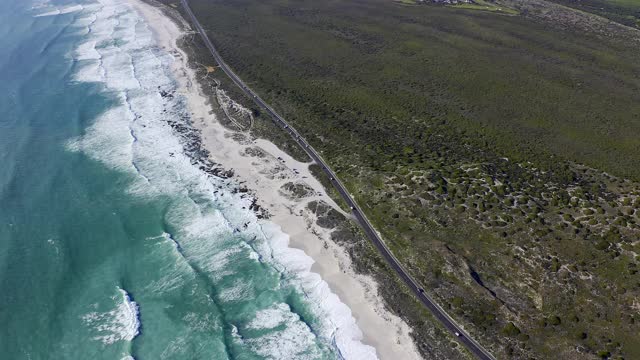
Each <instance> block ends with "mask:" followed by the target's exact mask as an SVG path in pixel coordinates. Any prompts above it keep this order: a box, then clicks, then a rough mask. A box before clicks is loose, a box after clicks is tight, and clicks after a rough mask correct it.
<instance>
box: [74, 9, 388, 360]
mask: <svg viewBox="0 0 640 360" xmlns="http://www.w3.org/2000/svg"><path fill="white" fill-rule="evenodd" d="M93 14H94V16H93V17H90V16H85V17H82V18H79V20H78V22H77V24H76V26H85V27H86V29H85V30H86V31H85V32H86V34H87V40H86V42H84V43H83V44H81V45H80V46H79V47H78V48H77V49H76V50H75V52H74V53H73V54H72V55H71V56H73V57H74V58H75V59H76V60H77V61H78V69H77V71H76V73H75V77H74V78H75V80H76V81H78V82H97V83H100V84H102V86H103V87H104V89H105V92H106V93H108V94H110V95H111V96H112V97H113V99H114V100H115V101H116V103H117V105H116V106H113V107H112V108H111V109H109V110H107V111H106V112H104V113H103V114H102V115H100V116H99V117H98V119H96V121H95V123H94V124H93V125H91V126H90V127H89V128H88V129H87V131H86V133H85V134H84V135H83V136H81V137H79V138H77V139H74V140H72V141H70V142H69V143H68V144H67V147H68V149H69V150H71V151H81V152H83V153H85V154H87V155H88V156H90V157H91V158H93V159H95V160H97V161H100V162H101V163H103V164H105V165H106V166H108V167H110V168H112V169H114V170H117V171H120V172H122V173H123V174H127V175H128V177H129V179H130V186H129V188H128V191H129V192H130V193H131V194H132V195H134V196H136V197H138V198H142V199H146V198H156V197H158V196H163V197H168V198H171V199H173V200H172V201H171V206H169V207H168V209H167V213H166V215H165V217H166V219H165V221H167V222H168V223H169V224H170V225H171V228H172V229H178V230H177V233H176V234H174V235H175V237H176V238H175V239H176V240H178V242H179V245H178V242H175V240H173V239H172V240H171V241H173V243H172V245H173V246H174V248H175V252H176V253H175V255H176V259H178V258H180V257H184V259H183V260H180V261H184V262H185V264H186V262H189V263H190V264H193V270H192V271H193V272H195V271H197V272H202V273H204V274H206V276H207V277H208V278H209V279H210V281H211V282H213V283H214V285H215V286H217V287H219V288H218V289H217V290H218V299H217V300H218V301H221V302H222V303H225V302H229V301H234V302H235V301H243V300H244V301H250V300H251V299H252V298H253V297H254V296H255V291H254V288H255V287H262V288H264V289H267V290H269V291H278V289H279V288H280V287H281V286H295V287H296V288H297V289H298V292H299V293H301V294H304V296H305V297H306V301H307V302H308V303H309V304H310V305H311V306H312V308H313V310H314V314H315V316H316V317H317V318H318V322H314V323H313V324H308V323H306V322H304V321H302V319H301V318H300V316H299V315H298V314H296V313H295V312H293V311H292V310H291V308H290V307H289V306H288V305H286V304H277V305H274V306H271V305H269V304H266V305H264V306H266V308H264V309H261V310H259V311H258V312H257V313H256V314H255V317H253V318H250V319H248V320H249V321H247V322H248V323H249V324H250V325H249V326H248V329H259V328H262V329H272V330H273V331H269V332H268V333H267V334H262V335H260V336H256V337H251V336H248V335H247V336H239V335H238V337H237V341H238V342H240V343H242V344H245V345H246V346H247V347H248V348H250V349H251V350H252V351H253V352H254V353H256V354H257V355H259V356H263V357H265V358H272V359H293V358H296V359H300V358H314V357H317V356H318V354H319V353H320V352H321V351H322V350H321V349H320V348H319V347H317V346H315V344H316V343H317V342H321V343H323V344H325V345H326V346H329V347H331V346H335V347H336V348H337V350H338V351H339V352H340V354H341V355H342V356H343V357H344V358H347V359H374V358H376V354H375V349H373V348H372V347H370V346H367V345H364V344H362V342H361V338H362V333H361V331H360V329H359V328H358V327H357V325H356V323H355V320H354V318H353V316H352V315H351V311H350V310H349V308H348V307H347V306H346V305H345V304H343V303H342V302H340V300H339V299H338V297H337V296H336V295H335V294H333V293H332V292H331V291H330V289H329V287H328V285H327V284H326V283H325V282H324V281H323V280H322V279H321V278H320V276H319V275H317V274H315V273H312V272H311V271H310V269H311V265H312V264H313V260H312V259H311V258H310V257H308V256H307V255H306V254H305V253H304V252H302V251H301V250H296V249H291V248H289V247H288V244H289V237H288V235H286V234H284V233H283V232H282V231H281V230H280V227H279V226H277V225H276V224H273V223H270V222H268V221H264V220H259V219H257V217H256V215H255V214H254V213H253V212H252V211H250V210H249V207H250V204H251V202H252V199H251V198H250V197H249V196H246V194H240V193H235V192H233V191H232V189H233V186H234V183H233V182H231V181H229V180H225V179H222V178H217V177H212V176H209V175H207V174H206V173H205V172H203V171H202V170H200V169H199V166H198V164H194V159H192V158H191V157H190V156H188V154H187V150H185V141H186V140H185V136H186V135H185V134H184V133H176V130H175V129H174V128H173V127H172V125H171V124H172V122H173V123H174V124H175V122H178V123H180V124H182V125H183V126H188V123H185V122H184V118H185V117H187V116H188V112H187V111H186V109H184V105H183V100H181V99H180V96H179V94H177V93H175V90H176V86H175V84H174V81H173V79H172V75H171V73H170V70H169V69H170V65H171V62H172V61H173V58H172V56H171V55H170V54H168V53H166V52H165V51H164V50H162V49H160V48H159V47H158V46H157V44H156V43H155V40H154V38H153V34H152V32H151V31H150V30H149V28H148V27H147V25H146V24H145V23H144V21H143V19H142V18H141V17H140V16H139V15H138V14H137V13H136V12H135V11H134V10H133V9H132V8H131V7H130V6H129V5H128V3H127V2H126V1H120V0H101V1H99V6H96V7H95V9H94V10H93ZM181 121H182V122H181ZM167 238H168V239H171V238H170V237H167ZM263 266H264V271H265V272H271V273H273V274H272V275H269V274H267V275H264V276H262V277H260V278H259V280H255V281H260V282H261V283H252V281H254V280H252V279H251V278H250V277H243V276H245V274H243V273H242V271H244V270H243V269H246V268H250V269H263V268H262V267H263ZM166 270H167V271H166V273H167V276H166V277H164V278H163V279H162V281H160V282H156V283H153V284H150V286H149V288H150V289H152V290H153V291H157V292H162V291H171V290H172V289H174V288H176V287H177V286H178V284H179V281H180V276H181V275H180V274H178V270H176V269H173V270H171V269H166ZM180 271H182V270H180ZM230 276H233V277H234V278H236V277H237V280H236V281H228V279H227V277H230ZM280 282H284V283H283V284H281V283H280ZM123 297H124V301H123V302H122V304H121V305H119V306H118V308H117V309H116V310H113V311H110V312H107V313H91V314H88V315H87V316H86V317H85V320H86V321H87V322H88V323H91V324H94V325H95V327H96V329H97V331H98V332H99V334H98V335H97V336H96V338H98V339H99V340H101V341H103V342H105V343H113V342H116V341H120V340H127V341H131V340H132V339H133V338H134V337H135V336H136V335H137V333H138V327H139V322H138V316H137V315H138V314H137V305H136V304H135V302H133V301H131V300H130V299H129V298H128V295H127V294H126V292H124V291H123ZM248 316H252V315H248ZM269 316H273V318H270V317H269ZM310 326H314V327H317V328H313V329H311V328H310ZM236 331H237V329H236Z"/></svg>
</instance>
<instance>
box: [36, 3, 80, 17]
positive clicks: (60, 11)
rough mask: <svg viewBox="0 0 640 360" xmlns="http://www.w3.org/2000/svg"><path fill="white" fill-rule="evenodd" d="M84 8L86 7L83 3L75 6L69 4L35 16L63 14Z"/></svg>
mask: <svg viewBox="0 0 640 360" xmlns="http://www.w3.org/2000/svg"><path fill="white" fill-rule="evenodd" d="M82 9H84V7H83V6H82V5H73V6H68V7H65V8H59V9H55V10H52V11H47V12H45V13H41V14H38V15H34V16H35V17H43V16H54V15H61V14H69V13H72V12H76V11H81V10H82Z"/></svg>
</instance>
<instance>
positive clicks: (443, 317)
mask: <svg viewBox="0 0 640 360" xmlns="http://www.w3.org/2000/svg"><path fill="white" fill-rule="evenodd" d="M181 2H182V6H183V7H184V10H185V11H186V13H187V14H188V15H189V17H190V18H191V21H192V23H193V25H194V26H195V27H196V30H197V31H198V32H199V33H200V35H201V36H202V40H204V43H205V45H206V46H207V48H208V49H209V51H211V55H213V57H214V58H215V60H216V61H217V62H218V64H219V65H220V68H221V69H222V70H223V71H224V72H225V73H226V74H227V75H228V76H229V77H230V78H231V80H233V82H234V83H235V84H236V85H238V86H239V87H240V88H241V89H242V91H244V93H245V94H247V95H248V96H250V97H251V98H253V100H254V101H255V102H256V103H257V104H258V105H259V106H260V107H261V108H263V109H264V110H266V111H267V112H268V113H269V115H271V117H272V118H273V119H274V121H275V122H276V124H278V125H279V126H280V127H282V128H283V129H284V130H285V131H288V132H289V134H290V135H291V136H292V137H293V139H294V140H295V141H297V142H298V144H300V146H302V148H303V149H304V150H305V151H306V152H307V154H309V156H310V157H311V158H312V159H313V160H314V161H315V162H316V163H317V164H319V165H320V166H321V167H322V170H324V172H325V173H326V174H327V175H328V176H329V178H330V179H331V182H332V183H333V186H334V187H335V188H336V189H337V190H338V192H339V193H340V195H341V196H342V198H343V199H344V200H345V201H346V203H347V204H348V205H349V206H350V207H351V210H352V212H353V215H354V216H355V217H356V219H358V221H359V222H360V225H361V226H362V228H363V230H364V232H365V233H366V235H367V236H368V237H369V239H370V240H371V241H372V242H373V244H374V245H375V246H376V247H377V248H378V250H379V251H380V254H382V256H383V257H384V258H385V260H386V261H387V262H388V263H389V265H390V266H391V267H392V268H393V269H394V270H395V271H396V273H397V274H398V275H399V276H400V277H401V278H402V280H403V281H404V282H405V283H406V284H407V286H409V288H410V289H411V290H412V291H413V293H414V294H415V296H416V297H417V298H418V299H420V301H421V302H422V303H423V304H424V305H425V306H426V307H427V308H428V309H429V310H430V311H431V313H432V314H433V315H434V316H435V317H436V319H438V320H439V321H440V322H441V323H442V324H443V325H444V326H445V327H446V328H447V329H448V330H449V331H450V332H451V333H452V334H454V336H455V334H456V333H457V334H459V336H457V339H458V341H459V342H460V343H462V344H463V345H464V346H465V347H466V348H467V349H468V350H469V351H471V353H473V354H474V355H475V356H476V357H478V358H479V359H482V360H495V358H494V357H493V356H492V355H491V354H490V353H489V352H488V351H487V350H485V349H484V348H483V347H482V346H481V345H480V344H478V343H477V342H476V341H475V340H473V339H472V338H471V337H469V335H468V334H467V333H466V332H465V331H464V330H462V328H461V327H460V326H459V325H458V324H457V323H456V322H455V321H454V320H453V319H452V318H451V317H450V316H449V314H447V313H446V312H445V311H444V309H442V308H441V307H440V306H439V305H438V304H436V302H435V301H433V300H432V299H431V297H430V296H429V295H427V294H426V293H425V292H424V290H423V288H422V287H421V286H420V285H419V284H418V283H417V282H416V281H415V280H414V279H413V278H412V277H411V276H410V275H409V274H408V273H407V271H405V270H404V268H403V267H402V265H400V262H399V261H398V259H396V258H395V256H393V254H392V253H391V250H389V248H388V247H387V246H386V245H385V243H384V241H383V240H382V238H381V237H380V235H379V234H378V233H377V232H376V231H375V229H374V228H373V226H372V225H371V223H370V222H369V220H368V219H367V217H366V216H365V215H364V212H363V211H362V209H360V207H359V206H358V204H357V203H356V202H355V201H354V200H353V197H352V196H351V195H350V194H349V192H348V191H347V189H346V187H345V186H344V185H343V184H342V182H340V179H338V177H337V176H336V174H335V173H334V172H333V171H332V170H331V168H330V167H329V166H328V165H327V163H326V162H325V161H324V160H323V159H322V157H321V156H320V154H318V152H316V150H315V149H314V148H313V147H311V145H309V144H308V143H307V142H306V140H305V139H304V138H303V137H302V136H300V134H299V133H298V132H297V131H296V130H295V129H294V128H293V127H292V126H291V125H289V123H287V122H286V121H285V120H284V119H283V118H282V116H280V115H279V114H278V113H276V112H275V110H273V109H272V108H271V107H270V106H269V105H268V104H267V103H266V102H264V101H263V100H262V99H261V98H260V97H259V96H258V94H256V93H255V92H253V90H251V89H250V88H249V87H248V86H247V85H246V84H245V83H244V82H243V81H242V80H241V79H240V78H239V77H238V76H237V75H236V74H235V73H234V72H233V71H232V70H231V68H229V66H228V65H227V64H226V63H225V62H224V60H222V57H220V54H218V51H217V50H216V48H215V47H214V46H213V44H212V43H211V40H209V36H208V35H207V33H206V32H205V30H204V28H203V27H202V25H200V22H199V21H198V19H197V18H196V17H195V15H194V14H193V12H192V11H191V8H190V7H189V4H188V3H187V0H181Z"/></svg>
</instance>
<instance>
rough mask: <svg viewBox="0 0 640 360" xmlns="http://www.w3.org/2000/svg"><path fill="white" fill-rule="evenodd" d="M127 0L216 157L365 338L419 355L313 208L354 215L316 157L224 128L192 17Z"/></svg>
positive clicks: (393, 352)
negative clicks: (197, 53)
mask: <svg viewBox="0 0 640 360" xmlns="http://www.w3.org/2000/svg"><path fill="white" fill-rule="evenodd" d="M129 2H130V3H131V4H132V5H133V7H134V8H135V9H136V10H137V11H138V12H139V13H140V14H141V15H142V16H143V17H144V18H145V19H146V20H147V24H148V26H149V27H150V28H151V29H152V31H153V32H154V34H155V36H156V38H157V40H158V42H159V43H160V44H161V46H162V47H163V48H165V50H167V51H168V52H169V53H170V54H172V55H173V56H174V59H175V61H174V64H173V70H174V74H175V78H176V80H177V81H178V84H179V91H180V92H181V94H182V95H184V96H185V98H186V99H187V102H188V105H189V108H190V111H191V112H192V114H193V118H194V126H195V127H196V128H198V129H199V130H200V131H201V132H202V143H203V145H204V147H205V148H206V149H207V150H209V151H210V153H211V154H212V157H213V160H214V161H215V162H217V163H219V164H221V165H222V166H223V167H224V168H226V169H232V170H233V171H234V173H235V174H237V178H238V179H239V180H241V182H240V183H241V184H243V185H244V186H246V187H247V188H248V189H249V190H250V191H251V192H252V193H253V194H254V195H255V196H256V198H257V203H258V205H260V207H262V208H265V209H267V210H268V212H269V214H270V221H272V222H274V223H276V224H278V225H279V226H280V227H281V229H282V231H283V232H285V233H286V234H288V235H289V236H290V241H289V246H290V247H292V248H295V249H300V250H303V251H304V252H305V254H306V255H308V256H309V257H311V258H312V259H313V260H314V264H313V266H312V268H311V271H312V272H314V273H317V274H319V275H320V276H321V278H322V279H323V280H324V281H325V282H327V283H328V284H329V288H330V289H331V291H332V292H333V293H334V294H336V295H337V296H338V297H339V298H340V300H341V301H342V302H343V303H344V304H346V305H347V306H348V307H349V308H350V309H351V314H352V316H353V317H354V318H355V319H356V323H357V325H358V327H359V328H360V330H361V331H362V333H363V340H362V342H363V343H364V344H367V345H371V346H373V347H375V348H376V352H377V355H378V357H379V358H380V359H393V358H401V359H419V358H420V356H419V355H418V352H417V350H416V347H415V345H414V341H413V339H412V338H411V335H410V333H411V329H410V327H409V326H408V325H407V323H406V322H405V321H403V320H402V319H400V318H399V317H397V316H395V315H393V314H391V313H390V312H389V311H388V310H386V309H385V305H384V302H383V300H382V298H381V297H380V296H379V295H378V290H377V287H378V284H377V283H376V282H375V281H374V280H373V279H372V278H371V277H368V276H363V275H359V274H356V272H355V271H354V270H353V269H352V267H351V260H350V258H349V256H348V254H347V253H346V251H345V250H344V249H343V248H342V247H340V246H339V245H337V244H336V243H335V242H334V241H332V240H331V229H326V228H323V227H320V226H318V225H317V224H316V220H317V215H316V214H315V213H314V212H313V211H311V210H310V209H309V208H308V207H307V205H308V203H309V202H311V201H322V202H325V203H327V204H329V205H330V206H331V207H332V208H334V210H336V211H338V212H340V213H342V214H343V215H346V216H349V215H348V214H344V213H343V212H342V210H341V209H340V207H339V206H338V205H337V204H336V203H335V202H334V201H333V200H332V199H331V198H330V197H329V196H328V195H327V193H326V190H325V189H324V188H323V186H322V185H321V183H320V182H319V181H318V180H317V179H316V178H315V177H313V175H312V174H311V172H310V171H309V168H308V166H309V165H310V163H302V162H299V161H297V160H295V159H294V158H292V157H291V156H290V155H288V154H287V153H285V152H284V151H282V150H280V149H279V148H278V147H277V146H275V145H274V144H273V143H271V142H269V141H267V140H264V139H251V138H249V137H248V135H247V134H246V133H243V132H234V131H231V130H228V129H226V128H225V127H224V126H223V125H222V124H221V123H220V122H219V121H218V120H217V119H216V117H215V115H213V114H212V110H213V109H212V104H211V103H210V102H209V100H208V99H207V97H206V96H205V95H204V94H203V92H202V91H201V85H200V83H199V82H198V79H197V78H196V74H195V71H193V70H192V69H190V68H189V66H188V58H187V55H186V53H185V52H184V51H183V50H181V49H180V48H179V47H178V45H177V41H178V40H179V39H180V38H181V37H182V36H184V35H185V34H186V31H185V30H183V29H184V28H186V27H188V25H187V24H186V22H184V21H183V20H182V24H179V25H178V24H176V22H177V21H180V20H179V19H174V18H173V17H169V16H167V15H166V14H165V13H164V11H163V10H162V9H160V8H159V7H156V6H153V5H150V4H148V3H146V2H143V1H141V0H129ZM181 27H182V28H181ZM238 106H240V105H238ZM287 183H293V184H306V185H301V186H302V187H303V188H305V189H307V190H309V191H307V192H306V195H307V196H303V197H299V196H290V195H291V194H288V193H287V192H286V191H284V190H282V187H283V185H285V184H287ZM383 329H384V330H385V331H382V330H383Z"/></svg>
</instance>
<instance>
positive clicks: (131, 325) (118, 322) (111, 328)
mask: <svg viewBox="0 0 640 360" xmlns="http://www.w3.org/2000/svg"><path fill="white" fill-rule="evenodd" d="M112 299H113V300H114V301H115V303H116V304H115V308H114V309H113V310H110V311H107V312H90V313H88V314H86V315H85V316H83V317H82V319H83V320H84V321H85V323H86V324H87V325H89V326H90V327H92V328H93V331H95V332H97V335H96V336H94V337H93V339H94V340H99V341H101V342H102V343H104V344H113V343H115V342H118V341H132V340H133V339H134V338H135V337H136V336H137V335H138V334H139V332H140V320H139V312H138V304H137V303H136V302H135V301H133V300H131V297H130V296H129V293H127V292H126V291H125V290H123V289H121V288H118V295H115V296H114V297H113V298H112Z"/></svg>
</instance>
